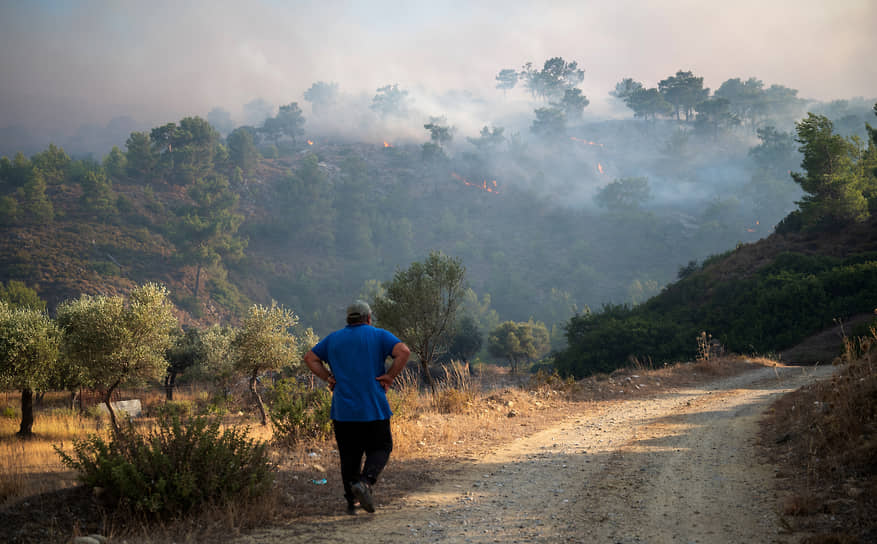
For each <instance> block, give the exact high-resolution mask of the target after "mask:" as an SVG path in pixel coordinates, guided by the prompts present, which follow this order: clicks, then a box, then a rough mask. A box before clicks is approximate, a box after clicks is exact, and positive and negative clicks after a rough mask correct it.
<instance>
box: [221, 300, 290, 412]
mask: <svg viewBox="0 0 877 544" xmlns="http://www.w3.org/2000/svg"><path fill="white" fill-rule="evenodd" d="M297 323H298V316H296V315H295V314H294V313H293V312H292V310H288V309H286V308H283V307H282V306H278V305H277V303H275V302H272V303H271V306H270V307H266V306H262V305H259V304H256V305H253V306H251V307H250V310H249V312H248V313H247V317H246V318H245V319H244V322H243V323H242V324H241V328H240V329H239V330H238V331H237V334H235V337H234V340H232V343H231V348H232V354H233V355H232V356H233V359H234V366H235V369H236V370H237V371H238V372H239V373H242V374H245V375H246V376H247V379H248V381H249V384H250V392H252V394H253V398H254V399H255V400H256V404H257V406H258V407H259V413H260V415H261V418H262V425H267V424H268V415H267V413H266V412H265V403H264V402H262V396H261V395H260V394H259V390H258V388H257V387H256V385H257V383H258V379H259V376H260V375H262V374H264V373H266V372H268V371H271V370H279V369H280V368H282V367H283V366H284V365H285V364H287V363H288V362H290V361H291V360H292V359H293V358H295V357H296V353H297V352H296V338H295V336H294V335H292V334H291V333H290V329H291V328H292V327H294V326H295V325H296V324H297Z"/></svg>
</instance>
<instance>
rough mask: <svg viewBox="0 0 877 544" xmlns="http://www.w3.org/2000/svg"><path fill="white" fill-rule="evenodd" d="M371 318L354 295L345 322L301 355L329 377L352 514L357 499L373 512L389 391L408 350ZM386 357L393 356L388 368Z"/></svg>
mask: <svg viewBox="0 0 877 544" xmlns="http://www.w3.org/2000/svg"><path fill="white" fill-rule="evenodd" d="M371 323H372V313H371V308H370V307H369V305H368V304H367V303H365V302H363V301H361V300H357V301H356V302H354V303H353V304H351V305H350V306H348V307H347V326H346V327H344V328H343V329H340V330H337V331H335V332H333V333H331V334H330V335H329V336H327V337H325V338H323V339H322V340H321V341H320V342H319V343H317V345H316V346H314V347H313V348H311V349H310V351H308V352H307V353H306V354H305V356H304V362H305V364H306V365H307V366H308V368H309V369H310V370H311V372H313V373H314V374H315V375H316V376H317V377H318V378H320V379H322V380H324V381H326V382H328V384H329V388H330V389H331V390H332V392H333V395H332V409H331V412H330V417H331V418H332V426H333V428H334V430H335V441H336V442H337V443H338V454H339V456H340V458H341V479H342V480H343V482H344V498H346V499H347V513H348V514H355V513H356V505H355V501H356V500H358V501H359V504H360V506H362V507H363V508H364V509H365V510H366V511H367V512H374V511H375V503H374V497H373V495H372V486H373V485H374V484H375V482H377V480H378V475H380V473H381V471H382V470H383V469H384V466H386V464H387V461H388V460H389V458H390V452H391V451H393V436H392V434H391V432H390V416H391V415H393V413H392V412H391V411H390V403H389V402H387V390H389V389H390V386H391V385H393V380H395V379H396V376H398V375H399V373H400V372H402V369H404V368H405V365H406V364H407V363H408V357H409V356H410V355H411V350H409V349H408V346H406V345H405V344H404V343H403V342H402V341H401V340H399V339H398V338H396V336H395V335H393V334H392V333H390V332H389V331H385V330H383V329H379V328H377V327H373V326H372V324H371ZM387 357H392V358H393V364H392V365H391V366H390V368H389V369H386V365H385V362H386V359H387ZM326 364H328V365H329V367H328V368H326ZM363 455H365V464H363V460H362V457H363Z"/></svg>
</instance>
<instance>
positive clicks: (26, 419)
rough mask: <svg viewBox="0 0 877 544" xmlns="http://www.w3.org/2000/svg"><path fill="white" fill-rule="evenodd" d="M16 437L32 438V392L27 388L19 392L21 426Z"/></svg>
mask: <svg viewBox="0 0 877 544" xmlns="http://www.w3.org/2000/svg"><path fill="white" fill-rule="evenodd" d="M18 436H21V437H24V438H30V437H31V436H33V391H32V390H30V389H28V388H25V389H22V390H21V426H20V427H19V428H18Z"/></svg>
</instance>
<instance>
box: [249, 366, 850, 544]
mask: <svg viewBox="0 0 877 544" xmlns="http://www.w3.org/2000/svg"><path fill="white" fill-rule="evenodd" d="M834 370H835V369H834V368H833V367H815V368H804V367H775V368H760V369H757V370H752V371H749V372H746V373H745V374H742V375H740V376H734V377H730V378H723V379H720V380H717V381H715V382H712V383H710V384H705V385H695V386H690V387H688V386H686V387H679V388H673V389H670V390H667V391H664V392H662V393H660V394H657V395H654V396H653V397H651V398H643V397H641V398H633V399H630V400H627V401H618V400H614V401H607V402H599V403H594V404H592V405H589V406H582V405H580V406H579V409H578V410H577V411H574V412H571V413H568V414H567V415H566V416H565V417H562V418H561V419H560V420H559V421H556V422H555V424H554V425H551V426H548V427H547V428H545V429H543V430H541V431H538V432H534V433H532V434H526V433H525V434H524V435H522V436H520V437H519V438H517V439H515V440H513V441H512V442H510V443H507V444H505V445H503V446H501V447H496V448H493V449H490V448H487V449H486V450H484V451H483V452H481V453H480V454H478V455H474V456H472V457H469V458H466V459H456V460H454V461H450V460H448V461H447V462H437V463H436V462H431V463H430V464H429V465H428V466H427V467H425V468H426V470H427V474H428V475H429V478H428V479H427V481H428V480H429V479H432V480H434V481H433V483H431V484H429V485H424V486H422V487H419V488H417V489H413V490H412V491H411V492H409V493H404V492H401V493H399V491H401V490H399V489H394V488H393V487H392V485H393V481H394V472H395V473H396V474H397V476H398V477H402V474H400V473H399V472H398V471H399V470H400V469H402V468H403V467H402V466H400V465H398V464H391V465H390V466H388V467H387V471H386V473H385V474H386V477H385V478H384V480H382V481H381V482H379V484H378V486H376V488H375V491H376V498H377V506H378V511H377V513H375V514H366V513H365V512H360V513H358V514H357V515H356V516H348V515H345V514H343V501H342V500H341V499H340V494H339V491H338V489H337V488H340V483H339V482H337V478H335V477H334V474H333V473H332V471H331V470H330V471H329V472H328V473H327V479H329V480H330V483H329V485H332V486H334V487H335V488H336V489H334V490H333V491H334V493H335V494H336V496H338V499H337V502H336V503H335V506H334V508H332V509H330V510H326V511H322V512H320V513H317V514H305V515H301V516H298V515H297V516H296V517H295V519H294V520H291V521H290V523H289V524H288V525H285V526H279V527H273V528H270V529H266V530H261V531H257V532H254V533H252V534H249V535H245V536H242V537H241V538H240V539H239V540H238V542H241V543H263V544H275V543H280V542H284V543H287V542H337V543H345V542H348V543H351V544H353V543H357V544H358V543H360V542H386V543H390V542H394V543H395V542H424V543H425V542H451V543H469V542H546V543H547V542H566V541H571V542H581V541H589V542H620V543H639V542H788V541H790V540H789V538H791V537H790V536H789V535H787V534H785V532H784V528H783V526H782V524H781V522H780V519H779V517H778V515H777V513H776V509H775V503H776V490H775V487H774V486H775V478H774V467H773V466H772V465H770V464H768V463H765V462H764V460H763V459H761V458H760V457H759V454H758V451H757V449H756V440H755V438H756V436H757V432H758V422H759V419H760V417H761V415H762V412H763V411H764V410H765V408H766V406H767V405H768V404H769V403H770V402H772V401H773V400H775V399H776V398H777V396H779V395H781V394H784V393H786V392H789V391H791V390H793V389H796V388H798V387H800V386H802V385H804V384H807V383H812V382H813V381H815V380H818V379H822V378H825V377H827V376H830V375H831V374H832V373H833V372H834ZM414 466H416V462H414V464H412V465H410V466H409V467H408V468H413V467H414ZM299 513H300V514H303V512H299Z"/></svg>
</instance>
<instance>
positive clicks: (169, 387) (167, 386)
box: [164, 372, 177, 400]
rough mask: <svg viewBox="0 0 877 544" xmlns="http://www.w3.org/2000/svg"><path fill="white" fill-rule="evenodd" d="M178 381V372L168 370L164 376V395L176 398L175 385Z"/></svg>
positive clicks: (172, 398)
mask: <svg viewBox="0 0 877 544" xmlns="http://www.w3.org/2000/svg"><path fill="white" fill-rule="evenodd" d="M176 381H177V373H176V372H168V374H167V376H165V377H164V395H165V398H166V399H167V400H174V385H175V383H176Z"/></svg>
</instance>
